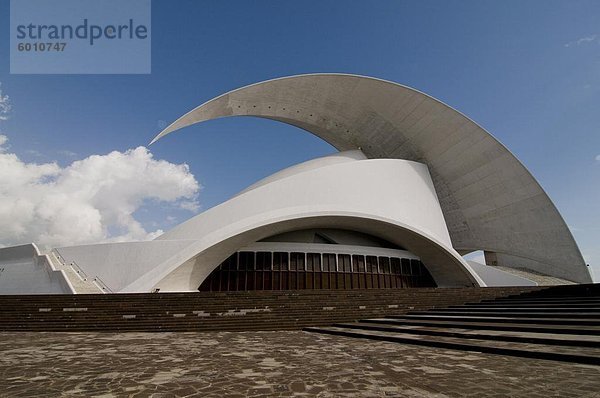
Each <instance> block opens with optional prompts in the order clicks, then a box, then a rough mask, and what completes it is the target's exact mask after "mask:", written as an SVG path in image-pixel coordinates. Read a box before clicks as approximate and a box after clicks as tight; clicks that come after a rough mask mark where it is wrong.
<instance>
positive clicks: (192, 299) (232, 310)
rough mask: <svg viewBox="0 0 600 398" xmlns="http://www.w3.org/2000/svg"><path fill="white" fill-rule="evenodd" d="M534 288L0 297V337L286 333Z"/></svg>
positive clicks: (506, 294) (512, 293)
mask: <svg viewBox="0 0 600 398" xmlns="http://www.w3.org/2000/svg"><path fill="white" fill-rule="evenodd" d="M539 289H540V288H539V287H533V288H532V287H508V288H506V287H503V288H459V289H436V288H414V289H394V290H392V289H387V290H379V289H371V290H302V291H253V292H226V293H225V292H223V293H215V292H213V293H208V292H193V293H143V294H74V295H11V296H0V330H2V331H69V332H80V331H188V332H189V331H246V330H278V329H281V330H286V329H287V330H292V329H301V328H304V327H309V326H322V325H331V324H333V323H340V322H350V321H356V320H358V319H363V318H381V317H386V316H390V315H399V314H404V313H406V312H408V311H410V310H415V311H417V310H428V309H438V308H444V307H447V306H450V305H459V304H464V303H467V302H478V301H480V300H485V299H493V298H497V297H503V296H508V295H514V294H519V293H524V292H532V291H537V290H539ZM411 316H412V315H411ZM389 321H393V318H387V320H386V321H385V322H389ZM361 324H362V323H361ZM365 324H366V323H365Z"/></svg>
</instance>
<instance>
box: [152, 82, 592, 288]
mask: <svg viewBox="0 0 600 398" xmlns="http://www.w3.org/2000/svg"><path fill="white" fill-rule="evenodd" d="M226 116H256V117H262V118H267V119H273V120H277V121H280V122H283V123H287V124H291V125H294V126H297V127H300V128H302V129H304V130H307V131H309V132H311V133H313V134H315V135H316V136H318V137H320V138H322V139H323V140H325V141H327V142H328V143H330V144H331V145H333V146H334V147H336V148H337V149H338V150H340V151H346V150H352V149H357V148H360V149H362V151H363V152H364V153H365V155H366V156H367V157H369V158H392V159H394V158H395V159H408V160H414V161H417V162H421V163H425V164H427V166H428V167H429V170H430V173H431V177H432V179H433V182H434V185H435V189H436V192H437V196H438V198H439V201H440V204H441V208H442V210H443V214H444V218H445V220H446V224H447V226H448V230H449V232H450V237H451V240H452V244H453V246H454V248H455V249H456V250H457V251H459V252H462V253H467V252H470V251H474V250H485V251H489V252H495V253H496V254H497V258H498V262H499V263H501V264H506V265H511V266H520V267H523V268H529V269H533V270H536V271H539V272H542V273H545V274H548V275H554V276H557V277H562V278H565V279H569V280H573V281H577V282H591V277H590V274H589V272H588V270H587V267H586V265H585V263H584V260H583V257H582V256H581V253H580V251H579V248H578V247H577V244H576V243H575V240H574V239H573V236H572V235H571V232H570V230H569V229H568V227H567V225H566V224H565V222H564V220H563V219H562V217H561V215H560V213H559V212H558V210H557V209H556V207H555V206H554V204H553V203H552V201H551V200H550V198H549V197H548V195H547V194H546V193H545V192H544V190H543V189H542V188H541V186H540V185H539V184H538V182H537V181H536V180H535V179H534V178H533V176H532V175H531V174H530V173H529V171H528V170H527V169H526V168H525V167H524V166H523V165H522V164H521V163H520V162H519V161H518V160H517V159H516V157H515V156H514V155H513V154H511V153H510V152H509V151H508V150H507V149H506V148H505V147H504V146H503V145H502V144H501V143H499V142H498V141H497V140H496V139H495V138H494V137H493V136H491V135H490V134H489V133H488V132H487V131H485V130H484V129H483V128H481V127H480V126H479V125H477V124H476V123H475V122H473V121H472V120H470V119H469V118H467V117H466V116H464V115H463V114H461V113H460V112H458V111H456V110H454V109H452V108H451V107H449V106H448V105H446V104H444V103H442V102H440V101H438V100H436V99H434V98H432V97H430V96H428V95H426V94H423V93H421V92H419V91H417V90H414V89H412V88H409V87H406V86H402V85H399V84H397V83H393V82H389V81H384V80H380V79H375V78H371V77H365V76H356V75H346V74H310V75H299V76H291V77H285V78H280V79H275V80H269V81H265V82H261V83H256V84H253V85H250V86H247V87H243V88H240V89H236V90H233V91H230V92H228V93H226V94H223V95H221V96H219V97H217V98H214V99H212V100H210V101H208V102H206V103H204V104H202V105H200V106H198V107H197V108H195V109H193V110H192V111H190V112H188V113H187V114H185V115H184V116H182V117H180V118H179V119H177V120H176V121H175V122H174V123H172V124H171V125H170V126H168V127H167V128H166V129H165V130H164V131H162V132H161V133H160V134H159V135H158V136H157V137H156V138H154V140H153V141H152V142H155V141H157V140H158V139H160V138H161V137H163V136H165V135H167V134H169V133H171V132H173V131H175V130H178V129H180V128H183V127H186V126H189V125H191V124H194V123H199V122H203V121H207V120H211V119H216V118H221V117H226ZM398 184H402V181H398Z"/></svg>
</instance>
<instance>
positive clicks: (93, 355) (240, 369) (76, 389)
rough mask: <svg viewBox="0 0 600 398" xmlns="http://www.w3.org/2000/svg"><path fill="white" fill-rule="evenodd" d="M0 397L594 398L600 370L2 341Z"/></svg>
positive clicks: (337, 353)
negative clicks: (555, 397) (357, 397)
mask: <svg viewBox="0 0 600 398" xmlns="http://www.w3.org/2000/svg"><path fill="white" fill-rule="evenodd" d="M0 395H1V396H2V397H61V396H62V397H94V396H98V397H112V396H114V397H125V396H132V397H149V396H153V397H174V396H200V397H245V396H253V397H260V396H263V397H267V396H269V397H270V396H282V397H288V396H305V397H310V396H317V397H355V396H359V397H446V396H449V397H463V396H469V397H470V396H486V397H506V396H517V397H536V396H539V397H553V396H560V397H600V367H598V366H588V365H578V364H570V363H563V362H554V361H546V360H535V359H524V358H516V357H509V356H501V355H490V354H481V353H474V352H461V351H454V350H445V349H436V348H426V347H418V346H410V345H402V344H395V343H387V342H378V341H369V340H361V339H352V338H346V337H335V336H326V335H317V334H311V333H307V332H299V331H293V332H290V331H279V332H243V333H232V332H215V333H0Z"/></svg>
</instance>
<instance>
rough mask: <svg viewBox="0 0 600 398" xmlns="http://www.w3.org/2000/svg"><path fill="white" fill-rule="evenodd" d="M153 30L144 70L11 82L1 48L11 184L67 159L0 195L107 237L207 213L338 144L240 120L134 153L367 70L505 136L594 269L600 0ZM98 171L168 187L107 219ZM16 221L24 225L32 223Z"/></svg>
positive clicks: (381, 7) (234, 4)
mask: <svg viewBox="0 0 600 398" xmlns="http://www.w3.org/2000/svg"><path fill="white" fill-rule="evenodd" d="M8 25H9V1H8V0H0V27H2V28H3V31H4V33H3V35H5V36H6V35H7V31H8ZM151 35H152V73H151V74H149V75H11V74H10V73H9V62H8V59H9V43H8V40H7V39H6V40H0V83H1V84H2V85H1V86H0V89H1V90H2V93H3V94H2V96H3V97H0V102H1V103H4V104H5V105H6V106H8V105H10V109H5V111H6V112H4V114H3V115H4V116H2V118H3V119H4V118H6V120H1V119H0V134H2V135H3V136H5V137H7V139H8V141H7V142H3V143H2V142H0V147H1V148H3V149H2V150H3V152H2V153H0V155H1V156H4V157H5V159H4V160H5V162H4V163H2V164H3V165H4V166H3V168H4V170H0V176H1V175H8V174H10V175H14V170H21V172H29V173H31V172H32V170H33V169H32V164H34V163H35V164H38V165H44V164H48V163H50V164H51V163H52V162H56V165H55V166H56V168H55V169H52V170H50V169H48V170H45V172H48V173H50V174H48V175H45V176H44V175H42V177H43V178H44V179H43V180H40V179H39V178H42V177H39V175H38V174H35V173H34V174H35V175H33V177H31V178H34V179H35V178H38V177H39V178H38V180H36V184H37V185H40V184H41V185H43V184H46V185H43V186H42V189H41V191H40V190H33V191H31V190H30V189H29V187H25V188H24V187H18V188H13V190H12V191H11V192H13V196H10V193H6V192H2V188H0V194H2V195H4V196H5V197H4V198H3V199H2V200H3V201H11V200H12V201H16V200H17V198H16V197H15V193H18V195H17V196H18V197H20V198H23V197H25V198H26V197H27V195H32V196H35V195H37V197H39V196H40V195H49V193H48V192H50V193H52V194H57V189H62V190H60V192H58V193H60V194H64V196H63V198H64V200H67V201H68V200H69V198H71V199H72V198H74V197H75V196H76V197H77V198H78V202H77V203H81V204H82V206H83V207H84V208H85V209H86V211H89V212H88V213H86V214H88V215H90V217H91V219H93V218H94V217H96V218H97V219H96V221H97V222H100V224H101V227H105V228H107V230H106V231H105V233H104V234H105V235H106V234H108V235H107V237H108V238H111V237H112V238H114V237H123V238H125V237H127V238H130V237H132V236H133V237H149V236H152V234H153V233H154V232H155V231H157V230H166V229H169V228H170V227H171V226H173V225H175V224H177V223H179V222H181V221H183V220H185V219H186V218H188V217H190V216H192V215H193V214H195V213H194V212H195V211H196V207H197V206H199V207H200V209H201V210H202V209H206V208H209V207H212V206H214V205H216V204H218V203H220V202H222V201H224V200H226V199H228V198H229V197H231V196H232V195H233V194H235V193H236V192H238V191H240V190H241V189H243V188H245V187H246V186H248V185H250V184H252V183H253V182H255V181H256V180H258V179H260V178H262V177H265V176H267V175H269V174H271V173H273V172H275V171H277V170H279V169H281V168H284V167H286V166H289V165H292V164H295V163H298V162H300V161H303V160H307V159H310V158H314V157H317V156H322V155H326V154H329V153H333V152H334V151H335V149H334V148H332V147H331V146H329V145H328V144H326V143H324V142H323V141H321V140H320V139H318V138H316V137H314V136H312V135H311V134H309V133H306V132H304V131H302V130H299V129H297V128H294V127H291V126H287V125H283V124H280V123H277V122H273V121H268V120H260V119H253V118H231V119H223V120H216V121H211V122H207V123H204V124H200V125H195V126H192V127H190V128H187V129H186V130H183V131H181V132H178V133H177V134H173V135H170V136H168V137H165V139H163V140H161V141H159V142H158V143H156V144H154V145H152V146H151V147H149V151H150V152H151V154H150V153H148V152H145V150H143V149H139V150H137V152H135V151H133V152H131V151H130V152H127V151H128V150H130V149H135V148H137V147H139V146H144V145H147V144H148V142H149V141H150V140H151V139H152V138H153V137H154V136H155V135H156V134H157V133H158V132H159V131H160V130H161V129H162V128H163V127H164V126H165V125H166V124H168V123H170V122H171V121H173V120H174V119H176V118H177V117H178V116H180V115H181V114H183V113H184V112H186V111H188V110H190V109H191V108H193V107H195V106H197V105H199V104H200V103H202V102H204V101H206V100H208V99H211V98H213V97H215V96H217V95H219V94H221V93H223V92H226V91H228V90H231V89H234V88H238V87H241V86H244V85H247V84H251V83H255V82H258V81H262V80H266V79H272V78H276V77H281V76H288V75H294V74H301V73H313V72H343V73H356V74H361V75H368V76H374V77H378V78H382V79H387V80H391V81H395V82H398V83H401V84H405V85H407V86H410V87H413V88H416V89H418V90H420V91H423V92H425V93H427V94H429V95H432V96H433V97H435V98H438V99H440V100H442V101H443V102H445V103H447V104H449V105H450V106H452V107H454V108H455V109H458V110H459V111H461V112H463V113H464V114H466V115H467V116H468V117H470V118H472V119H473V120H475V121H476V122H477V123H479V124H480V125H481V126H483V127H484V128H485V129H487V130H488V131H489V132H490V133H491V134H492V135H494V136H495V137H496V138H498V139H499V140H500V141H501V142H502V143H503V144H504V145H506V146H507V147H508V148H509V149H510V150H511V151H512V152H513V153H514V154H515V155H516V156H517V157H518V158H519V159H520V160H521V161H522V162H523V163H524V164H525V166H526V167H527V168H528V169H529V170H530V171H531V172H532V173H533V175H534V176H535V177H536V178H537V179H538V181H539V182H540V183H541V184H542V186H543V187H544V189H545V190H546V191H547V192H548V194H549V195H550V197H551V198H552V200H553V201H554V203H555V204H556V205H557V207H558V208H559V210H560V211H561V213H562V214H563V216H564V217H565V219H566V221H567V223H568V224H569V226H570V227H571V229H572V231H573V233H574V235H575V238H576V240H577V242H578V243H579V246H580V248H581V250H582V252H583V254H584V257H585V258H586V260H587V261H588V262H589V263H590V264H592V265H593V266H594V267H596V269H597V271H596V275H600V244H599V243H600V111H599V109H600V2H597V1H548V0H541V1H533V0H532V1H527V2H523V1H479V0H478V1H460V2H459V1H410V2H409V1H377V2H370V1H301V2H300V1H298V2H290V1H288V2H281V1H256V2H248V1H193V0H177V1H167V0H153V1H152V32H151ZM4 96H8V97H9V98H8V99H5V100H2V98H4ZM0 110H2V108H0ZM113 151H117V152H116V153H114V152H113ZM111 152H112V153H113V155H112V156H113V157H109V155H108V154H110V153H111ZM9 155H10V156H13V155H14V156H13V157H12V158H10V159H8V158H7V156H9ZM92 155H102V156H104V157H93V156H92ZM151 155H153V157H151ZM14 157H17V160H15V159H14ZM115 159H117V160H118V162H122V163H118V162H117V163H115ZM76 161H80V163H77V162H76ZM161 161H162V163H161ZM74 162H76V163H74ZM94 162H97V163H94ZM123 162H125V163H123ZM128 162H129V163H128ZM153 162H155V163H153ZM183 163H186V164H187V165H188V166H189V169H185V168H181V167H182V166H181V165H182V164H183ZM92 164H103V165H105V166H104V167H109V166H110V165H113V166H115V165H117V164H119V165H120V166H119V167H118V168H116V170H117V171H115V173H113V174H111V172H108V171H107V172H106V175H117V176H119V177H123V176H122V175H119V173H118V170H122V169H123V167H126V166H124V165H130V164H131V165H135V166H132V167H134V169H135V167H139V168H140V169H143V170H146V169H147V168H148V167H156V168H157V170H160V172H161V173H163V174H161V176H163V179H162V180H159V181H158V182H157V181H153V182H152V181H148V184H146V185H147V186H148V187H147V188H146V190H144V188H143V185H144V184H131V183H130V182H129V181H130V180H127V179H126V178H125V177H123V178H121V179H120V180H119V182H118V184H117V185H118V187H119V189H120V191H119V192H122V194H120V195H117V198H116V199H115V200H114V206H115V207H116V208H118V209H119V210H118V211H115V210H114V209H113V208H110V209H104V208H100V209H99V208H98V206H100V205H99V204H98V203H99V202H100V201H102V200H104V199H102V198H106V197H107V193H106V191H101V192H96V191H94V189H93V186H92V187H88V190H87V196H86V195H82V194H81V192H80V191H77V189H76V188H77V184H76V181H77V179H75V177H73V175H74V174H75V173H81V172H82V170H91V169H92V167H91V166H90V165H92ZM9 167H14V169H12V168H11V169H9ZM115 167H116V166H115ZM23 170H25V171H23ZM36 170H37V172H40V171H39V169H36ZM171 172H172V173H173V174H169V173H171ZM90 173H91V172H90ZM191 175H193V176H194V177H195V180H194V181H192V180H191V179H193V178H192V177H191ZM36 176H37V177H36ZM5 178H7V177H5ZM144 178H146V177H144ZM57 181H58V182H60V183H56V182H57ZM94 181H96V184H95V186H99V185H102V186H107V185H110V184H111V183H114V178H113V179H107V178H105V177H98V179H97V180H94ZM178 181H184V183H179V184H178ZM200 185H201V186H202V189H200V188H199V186H200ZM8 186H9V185H7V184H5V187H8ZM57 186H60V187H63V188H57ZM160 186H163V187H164V186H168V187H169V188H168V189H167V190H164V191H163V190H160V189H159V187H160ZM26 188H27V189H26ZM38 188H39V187H38ZM150 188H153V189H155V190H158V193H157V194H155V195H154V196H153V195H152V193H151V192H149V191H148V190H149V189H150ZM6 189H8V188H5V190H4V191H6ZM36 189H37V188H36ZM134 190H135V191H134ZM92 191H94V192H92ZM169 193H170V194H169ZM117 199H120V201H118V200H117ZM56 200H57V201H58V200H59V199H56ZM29 202H31V203H33V204H31V206H39V204H38V202H36V201H35V200H31V201H29ZM29 202H28V203H29ZM86 206H87V207H86ZM90 206H91V208H90ZM100 207H101V206H100ZM57 208H61V207H60V206H58V207H57ZM94 210H96V213H97V214H95V213H94ZM6 211H8V210H6ZM53 211H56V210H48V212H49V213H50V214H52V212H53ZM0 214H1V210H0ZM11 214H13V213H7V215H8V216H10V215H11ZM23 214H29V216H27V217H29V218H27V217H25V216H24V219H23V220H18V221H19V222H22V226H21V227H20V228H21V229H22V228H33V227H32V225H34V224H33V222H34V221H35V219H32V218H31V217H30V216H31V214H30V213H27V212H24V213H23ZM94 214H95V215H94ZM128 216H129V217H130V218H128ZM0 217H1V215H0ZM70 217H73V218H67V219H77V213H75V214H73V215H71V216H70ZM13 218H14V215H13ZM47 219H48V220H50V221H48V222H52V220H53V218H52V217H51V215H48V217H47ZM107 219H110V220H113V221H111V222H108V221H106V220H107ZM7 220H9V218H7ZM99 220H100V221H99ZM102 220H104V221H105V222H104V221H102ZM132 220H133V221H132ZM3 222H5V221H3ZM15 222H16V221H15ZM102 222H104V224H102ZM136 223H137V224H136ZM57 224H58V222H57ZM62 224H64V222H62ZM73 228H75V226H73ZM123 228H125V229H126V231H121V230H120V229H123ZM140 228H141V229H140ZM17 229H18V228H17ZM67 229H69V228H68V227H67ZM61 231H62V230H58V231H57V232H56V233H57V234H58V236H63V235H60V234H61V233H62V232H61ZM132 231H133V232H132ZM135 231H137V232H135ZM26 236H29V235H26ZM65 236H69V235H65ZM94 236H95V235H94ZM5 239H6V238H5ZM0 243H4V244H6V243H7V242H6V241H5V242H0ZM10 243H18V242H10ZM73 243H79V242H73ZM597 278H598V277H596V279H597Z"/></svg>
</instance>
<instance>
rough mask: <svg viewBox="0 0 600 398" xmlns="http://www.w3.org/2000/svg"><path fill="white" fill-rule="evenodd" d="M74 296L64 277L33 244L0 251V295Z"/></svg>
mask: <svg viewBox="0 0 600 398" xmlns="http://www.w3.org/2000/svg"><path fill="white" fill-rule="evenodd" d="M72 292H73V291H72V289H71V287H70V285H69V283H68V282H67V279H66V277H65V275H64V273H63V272H61V271H57V270H54V269H53V268H52V265H51V263H50V261H49V259H48V257H47V256H46V255H42V254H41V253H40V252H39V251H38V249H37V247H36V246H35V245H34V244H26V245H20V246H13V247H6V248H1V249H0V294H60V293H72Z"/></svg>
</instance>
